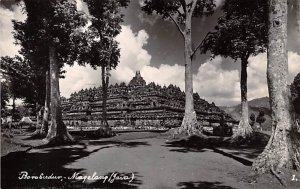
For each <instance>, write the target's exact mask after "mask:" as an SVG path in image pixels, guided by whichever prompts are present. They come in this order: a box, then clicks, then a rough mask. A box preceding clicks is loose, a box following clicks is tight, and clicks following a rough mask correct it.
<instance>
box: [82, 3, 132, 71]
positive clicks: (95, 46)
mask: <svg viewBox="0 0 300 189" xmlns="http://www.w3.org/2000/svg"><path fill="white" fill-rule="evenodd" d="M84 1H85V2H86V3H87V6H88V9H89V13H90V15H91V18H90V21H91V25H90V26H89V27H88V29H87V31H86V38H87V43H86V44H85V47H83V48H82V49H83V51H82V52H81V54H80V62H83V63H88V64H90V65H91V66H92V67H93V68H96V67H97V66H103V67H109V69H111V68H115V67H116V66H117V64H118V63H119V57H120V49H119V47H118V43H117V41H116V40H115V37H116V36H117V35H118V34H119V33H120V32H121V26H120V23H121V22H123V14H121V7H127V5H128V3H129V1H128V0H101V1H98V0H84Z"/></svg>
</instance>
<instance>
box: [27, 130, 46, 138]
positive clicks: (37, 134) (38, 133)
mask: <svg viewBox="0 0 300 189" xmlns="http://www.w3.org/2000/svg"><path fill="white" fill-rule="evenodd" d="M46 136H47V133H43V132H41V131H40V130H36V131H34V132H33V133H31V134H30V136H29V137H28V139H42V138H45V137H46Z"/></svg>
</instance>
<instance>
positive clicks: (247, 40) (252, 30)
mask: <svg viewBox="0 0 300 189" xmlns="http://www.w3.org/2000/svg"><path fill="white" fill-rule="evenodd" d="M223 11H224V15H223V16H222V17H220V18H219V20H218V25H217V26H216V27H215V29H216V30H215V31H214V32H212V33H209V34H208V35H207V37H206V39H205V40H204V42H203V45H202V52H207V51H210V52H211V53H212V54H213V56H217V55H221V56H224V57H231V58H232V59H234V60H235V61H236V60H238V59H240V61H241V79H240V88H241V112H242V116H241V120H240V123H239V126H238V129H237V131H236V132H235V133H234V135H233V136H232V139H233V141H236V142H238V141H240V140H244V139H247V138H249V137H250V136H251V135H252V131H253V130H252V128H251V126H250V125H249V115H248V99H247V66H248V58H249V57H250V56H251V55H252V56H254V55H257V54H259V53H261V52H264V51H265V50H266V46H267V41H268V40H267V39H268V38H267V21H268V6H267V1H260V0H249V1H240V0H227V1H225V4H224V6H223Z"/></svg>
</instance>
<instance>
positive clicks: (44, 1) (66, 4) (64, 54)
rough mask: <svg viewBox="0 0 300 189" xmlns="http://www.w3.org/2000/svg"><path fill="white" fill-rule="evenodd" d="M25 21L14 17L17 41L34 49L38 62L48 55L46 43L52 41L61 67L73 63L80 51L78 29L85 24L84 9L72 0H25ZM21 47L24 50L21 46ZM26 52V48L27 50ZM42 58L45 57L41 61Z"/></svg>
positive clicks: (26, 47)
mask: <svg viewBox="0 0 300 189" xmlns="http://www.w3.org/2000/svg"><path fill="white" fill-rule="evenodd" d="M24 3H25V9H24V12H26V13H27V19H26V20H25V22H16V21H14V29H15V33H14V37H15V39H16V43H17V44H20V45H22V46H23V47H24V49H27V51H28V49H30V51H31V52H32V51H34V53H35V54H36V55H38V54H40V55H42V56H40V57H39V56H34V54H33V55H31V56H32V57H34V58H37V60H36V62H39V60H40V59H38V58H41V59H42V60H45V58H46V57H48V55H49V54H48V52H49V46H50V44H51V43H53V42H54V43H55V47H56V48H57V51H58V52H59V54H58V60H59V62H60V64H61V65H60V67H62V66H63V64H64V63H67V64H69V65H73V63H74V61H75V60H76V59H77V57H78V54H79V52H80V48H79V47H80V45H81V43H82V40H81V30H80V28H82V27H84V26H85V24H86V18H85V15H84V14H83V13H79V12H77V9H76V2H75V1H63V0H36V1H33V0H25V1H24ZM24 49H23V51H26V50H24ZM27 53H28V52H27ZM42 62H44V61H42Z"/></svg>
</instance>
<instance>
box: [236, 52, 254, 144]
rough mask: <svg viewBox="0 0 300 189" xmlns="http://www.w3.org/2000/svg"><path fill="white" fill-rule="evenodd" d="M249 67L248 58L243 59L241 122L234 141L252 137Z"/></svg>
mask: <svg viewBox="0 0 300 189" xmlns="http://www.w3.org/2000/svg"><path fill="white" fill-rule="evenodd" d="M247 66H248V58H247V57H245V58H242V59H241V81H240V88H241V110H242V111H241V112H242V116H241V120H240V123H239V125H238V128H237V131H236V132H235V133H234V135H233V136H232V139H233V141H239V140H244V139H247V138H249V137H250V136H251V135H252V132H253V129H252V128H251V126H250V124H249V113H248V99H247Z"/></svg>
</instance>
